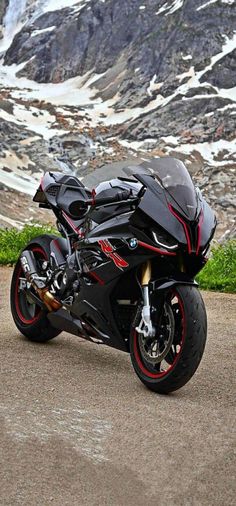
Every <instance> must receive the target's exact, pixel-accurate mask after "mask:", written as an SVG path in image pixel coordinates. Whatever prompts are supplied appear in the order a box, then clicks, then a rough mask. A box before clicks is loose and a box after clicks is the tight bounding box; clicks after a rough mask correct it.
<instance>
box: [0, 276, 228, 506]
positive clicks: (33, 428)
mask: <svg viewBox="0 0 236 506" xmlns="http://www.w3.org/2000/svg"><path fill="white" fill-rule="evenodd" d="M10 277H11V269H8V268H2V269H0V279H1V294H0V318H1V320H0V321H1V325H0V347H1V386H0V460H1V465H0V491H1V492H0V504H1V505H3V506H8V505H9V506H15V505H17V506H18V505H24V506H34V505H40V506H48V505H50V504H52V505H56V506H66V505H68V506H74V505H81V506H95V505H96V506H97V505H99V506H100V505H101V506H105V505H107V506H141V505H142V506H143V505H147V506H154V505H155V506H166V505H168V506H172V505H178V506H183V505H188V506H201V505H206V506H210V505H212V506H213V505H214V506H218V505H222V506H223V505H224V506H225V505H227V506H230V505H233V504H235V496H236V486H235V483H236V480H235V459H234V455H235V454H234V450H235V373H234V352H235V348H234V346H235V345H234V342H235V334H236V332H235V330H236V311H235V309H236V296H234V295H224V294H218V293H216V294H215V293H204V294H203V296H204V299H205V303H206V307H207V313H208V323H209V330H208V341H207V346H206V351H205V354H204V357H203V360H202V363H201V365H200V367H199V369H198V371H197V372H196V374H195V376H194V377H193V379H192V380H191V382H190V383H188V385H186V386H185V387H184V388H182V389H181V390H179V391H178V392H176V393H174V394H172V395H169V396H160V395H156V394H154V393H152V392H150V391H148V390H147V389H146V388H145V387H144V386H143V385H142V384H141V383H140V381H139V380H138V378H137V377H136V375H135V374H134V372H133V370H132V366H131V363H130V359H129V356H128V355H126V354H124V353H121V352H118V351H116V350H112V349H108V348H106V347H103V346H100V347H99V346H96V345H94V344H90V343H87V342H86V341H83V340H81V339H78V338H76V337H73V336H70V335H68V334H65V333H63V334H61V335H60V336H59V337H57V338H56V339H55V340H53V341H51V342H50V343H48V344H46V345H38V344H33V343H30V342H28V341H27V340H26V339H24V338H23V337H22V336H20V335H19V332H18V331H17V329H16V328H15V326H14V323H13V321H12V319H11V315H10V311H9V302H8V301H9V283H10Z"/></svg>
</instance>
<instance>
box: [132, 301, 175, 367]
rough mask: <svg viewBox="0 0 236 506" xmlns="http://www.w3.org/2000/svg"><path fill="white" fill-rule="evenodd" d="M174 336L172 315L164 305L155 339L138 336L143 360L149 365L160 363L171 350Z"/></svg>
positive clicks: (170, 310)
mask: <svg viewBox="0 0 236 506" xmlns="http://www.w3.org/2000/svg"><path fill="white" fill-rule="evenodd" d="M174 334H175V319H174V315H173V312H172V309H171V307H170V306H169V305H168V304H165V305H164V312H163V316H162V319H161V325H160V327H159V329H157V332H156V335H155V337H144V336H143V334H139V335H138V341H139V348H140V351H141V353H142V355H143V358H144V359H145V360H146V361H147V362H149V363H151V364H158V363H160V362H161V361H162V360H163V359H164V358H165V357H166V355H167V354H168V353H169V351H170V349H171V346H172V344H173V340H174Z"/></svg>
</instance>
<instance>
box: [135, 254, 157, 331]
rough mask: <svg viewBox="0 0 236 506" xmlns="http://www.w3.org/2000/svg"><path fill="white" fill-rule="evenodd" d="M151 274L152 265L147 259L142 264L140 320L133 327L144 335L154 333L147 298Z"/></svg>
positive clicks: (148, 299)
mask: <svg viewBox="0 0 236 506" xmlns="http://www.w3.org/2000/svg"><path fill="white" fill-rule="evenodd" d="M151 276H152V265H151V261H150V260H148V261H147V262H146V263H145V264H144V265H143V270H142V278H141V285H142V291H143V309H142V313H141V320H140V323H139V325H138V327H136V328H135V330H136V331H137V332H138V333H139V334H143V336H144V337H154V336H155V333H156V331H155V328H154V327H153V324H152V320H151V306H150V298H149V282H150V280H151Z"/></svg>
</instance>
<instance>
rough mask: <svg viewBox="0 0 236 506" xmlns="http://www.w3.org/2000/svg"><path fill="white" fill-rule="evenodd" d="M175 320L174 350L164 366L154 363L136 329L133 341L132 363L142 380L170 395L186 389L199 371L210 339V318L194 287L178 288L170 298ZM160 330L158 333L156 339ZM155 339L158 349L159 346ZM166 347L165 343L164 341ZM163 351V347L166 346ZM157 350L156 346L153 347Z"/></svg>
mask: <svg viewBox="0 0 236 506" xmlns="http://www.w3.org/2000/svg"><path fill="white" fill-rule="evenodd" d="M167 300H168V304H169V307H170V311H172V313H173V316H174V336H173V337H172V346H171V349H167V348H166V349H167V352H166V356H165V357H164V359H163V360H162V361H161V362H158V360H157V362H156V363H155V356H154V358H153V357H152V356H151V355H150V359H148V348H147V347H146V348H147V351H146V349H145V347H144V346H143V344H142V341H141V340H140V339H141V338H140V335H138V333H137V331H136V330H135V329H133V331H132V335H131V339H130V353H131V361H132V364H133V367H134V370H135V372H136V374H137V375H138V377H139V379H140V380H141V381H142V382H143V383H144V384H145V385H146V386H147V387H148V388H149V389H151V390H153V391H155V392H158V393H160V394H167V393H169V392H173V391H175V390H178V389H179V388H181V387H182V386H184V385H185V384H186V383H187V382H188V381H189V380H190V378H191V377H192V376H193V375H194V373H195V371H196V369H197V368H198V366H199V364H200V361H201V358H202V355H203V352H204V348H205V343H206V337H207V317H206V311H205V306H204V302H203V300H202V297H201V294H200V292H199V291H198V289H197V288H196V287H194V286H184V285H182V286H177V287H175V288H174V289H173V290H172V291H171V292H169V294H168V295H167ZM160 332H161V330H159V329H158V330H157V336H158V335H160ZM154 339H156V343H158V344H157V345H156V346H159V347H160V344H159V342H160V341H159V342H158V340H157V338H154ZM163 343H164V341H163ZM163 348H164V344H163ZM151 349H152V350H153V349H154V350H155V346H154V345H153V346H151Z"/></svg>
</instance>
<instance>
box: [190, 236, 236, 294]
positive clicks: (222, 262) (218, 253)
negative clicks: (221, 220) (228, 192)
mask: <svg viewBox="0 0 236 506" xmlns="http://www.w3.org/2000/svg"><path fill="white" fill-rule="evenodd" d="M197 281H198V282H199V285H200V288H203V289H205V290H218V291H221V292H236V240H235V239H232V240H230V241H227V242H226V243H224V244H222V245H217V246H215V247H214V248H212V252H211V257H210V259H209V260H208V262H207V264H206V266H205V267H204V269H203V270H202V271H201V272H200V273H199V274H198V276H197Z"/></svg>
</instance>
